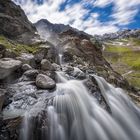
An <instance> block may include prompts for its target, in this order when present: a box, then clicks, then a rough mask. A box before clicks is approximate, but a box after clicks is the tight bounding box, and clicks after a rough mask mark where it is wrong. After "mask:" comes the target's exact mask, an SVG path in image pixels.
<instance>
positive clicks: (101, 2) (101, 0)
mask: <svg viewBox="0 0 140 140" xmlns="http://www.w3.org/2000/svg"><path fill="white" fill-rule="evenodd" d="M112 1H113V0H96V1H95V2H94V6H97V7H105V6H107V5H108V4H110V3H112Z"/></svg>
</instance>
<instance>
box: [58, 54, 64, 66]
mask: <svg viewBox="0 0 140 140" xmlns="http://www.w3.org/2000/svg"><path fill="white" fill-rule="evenodd" d="M58 57H59V65H60V66H61V65H62V64H63V60H62V57H63V55H62V54H61V53H60V54H58Z"/></svg>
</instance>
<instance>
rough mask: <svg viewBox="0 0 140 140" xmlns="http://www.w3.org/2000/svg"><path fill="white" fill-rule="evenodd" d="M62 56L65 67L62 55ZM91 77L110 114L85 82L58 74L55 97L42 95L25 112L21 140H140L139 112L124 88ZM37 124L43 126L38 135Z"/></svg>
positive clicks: (60, 72) (99, 78) (61, 73)
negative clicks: (36, 122)
mask: <svg viewBox="0 0 140 140" xmlns="http://www.w3.org/2000/svg"><path fill="white" fill-rule="evenodd" d="M59 57H60V59H59V60H60V63H61V64H62V56H61V55H60V56H59ZM92 76H94V78H95V80H96V81H97V83H98V86H99V88H100V91H101V93H102V95H103V96H104V97H105V99H106V100H107V101H106V102H107V103H108V105H109V107H110V109H111V113H109V112H107V111H106V110H104V109H103V108H102V107H101V106H100V104H99V103H98V102H97V100H96V99H95V98H94V97H93V96H92V95H90V94H89V93H88V91H87V89H86V87H85V85H84V83H83V81H80V80H67V78H65V76H64V73H63V72H62V71H59V72H57V77H58V83H57V88H56V90H55V91H54V92H53V97H51V98H48V99H47V100H46V99H45V95H44V96H42V98H41V99H40V101H38V102H37V103H36V104H35V105H34V107H33V108H32V109H30V110H29V111H28V112H26V113H25V116H24V121H23V127H22V131H21V136H20V140H36V139H37V138H36V136H37V137H39V140H140V109H139V108H138V107H137V106H136V105H135V104H134V103H133V102H132V101H131V100H130V99H129V97H128V96H127V95H126V94H125V93H124V91H123V90H122V89H120V88H115V87H113V86H112V85H110V84H109V83H107V82H106V81H105V80H104V79H103V78H102V77H99V76H96V75H92ZM37 114H40V115H38V118H37V119H38V120H39V124H34V123H35V121H33V120H34V118H36V115H37ZM40 122H41V123H40ZM32 124H34V125H32ZM36 125H40V128H39V130H38V131H39V132H38V133H39V134H36V131H37V130H36V128H35V126H36ZM33 126H34V128H35V129H34V128H33ZM33 130H34V131H33ZM33 135H35V137H34V136H33Z"/></svg>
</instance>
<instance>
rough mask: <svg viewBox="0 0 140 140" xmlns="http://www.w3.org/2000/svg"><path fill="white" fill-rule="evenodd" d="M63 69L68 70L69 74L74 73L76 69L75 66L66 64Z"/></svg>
mask: <svg viewBox="0 0 140 140" xmlns="http://www.w3.org/2000/svg"><path fill="white" fill-rule="evenodd" d="M62 69H63V71H64V72H66V73H67V74H72V73H73V71H74V68H73V67H72V66H64V67H62Z"/></svg>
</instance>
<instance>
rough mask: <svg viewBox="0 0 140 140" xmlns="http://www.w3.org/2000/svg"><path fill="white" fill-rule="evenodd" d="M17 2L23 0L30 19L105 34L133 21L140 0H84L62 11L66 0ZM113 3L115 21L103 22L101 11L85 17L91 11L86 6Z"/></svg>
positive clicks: (22, 4)
mask: <svg viewBox="0 0 140 140" xmlns="http://www.w3.org/2000/svg"><path fill="white" fill-rule="evenodd" d="M14 1H16V3H17V4H19V1H20V2H21V4H20V5H21V7H22V8H23V9H24V11H25V12H26V14H27V16H28V18H29V20H31V21H32V22H36V21H38V20H39V19H48V20H49V21H50V22H52V23H62V24H70V25H71V26H72V27H74V28H77V29H79V30H84V31H85V32H87V33H89V34H92V35H93V34H103V33H107V32H115V31H117V30H118V29H119V28H118V27H117V26H116V25H126V24H128V23H130V22H132V21H133V18H134V16H135V15H136V13H137V12H138V8H137V6H138V5H139V4H140V0H82V1H81V2H78V3H75V4H73V5H70V4H69V2H70V1H69V2H68V5H67V6H66V8H65V9H64V10H63V11H60V10H59V8H60V5H61V4H63V2H65V0H44V3H43V4H42V5H38V4H37V3H35V2H33V1H32V0H14ZM110 3H113V4H114V9H113V13H112V15H111V16H112V17H113V18H114V20H113V21H111V22H110V21H109V22H107V23H101V22H100V21H99V20H98V18H99V17H100V13H97V12H96V11H95V12H92V13H90V14H89V17H88V19H87V20H83V19H84V17H85V16H86V15H87V14H88V13H89V12H90V10H89V9H86V8H85V6H86V5H88V4H90V5H91V6H93V8H94V6H96V7H100V8H103V7H105V6H107V5H108V4H110Z"/></svg>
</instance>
